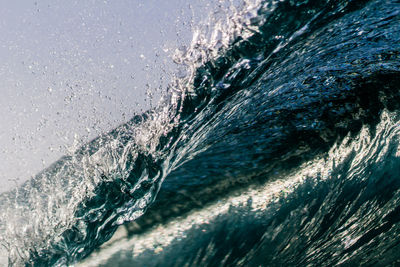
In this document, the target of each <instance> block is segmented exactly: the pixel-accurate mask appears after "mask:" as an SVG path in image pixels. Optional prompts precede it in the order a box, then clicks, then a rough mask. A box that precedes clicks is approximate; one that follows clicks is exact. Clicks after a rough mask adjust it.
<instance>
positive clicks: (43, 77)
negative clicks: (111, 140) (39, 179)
mask: <svg viewBox="0 0 400 267" xmlns="http://www.w3.org/2000/svg"><path fill="white" fill-rule="evenodd" d="M205 2H207V1H202V0H196V3H195V4H196V5H197V6H195V7H194V8H193V9H189V8H188V6H189V4H188V1H185V0H173V1H171V0H169V1H161V0H158V1H156V0H146V1H145V0H133V1H132V0H131V1H128V0H114V1H111V0H110V1H96V0H91V1H65V0H63V1H60V0H56V1H54V0H52V1H50V0H36V1H34V0H32V1H27V0H17V1H5V0H0V59H1V60H0V192H1V191H4V190H8V189H9V188H10V187H11V186H14V184H15V182H13V180H15V179H17V180H19V183H20V182H22V181H25V180H26V179H28V178H29V177H31V176H32V175H34V174H36V173H37V172H39V171H40V170H42V169H43V168H45V167H46V166H48V165H50V164H51V163H52V162H53V161H55V160H57V159H58V158H59V157H60V156H61V155H63V154H65V153H66V148H65V146H67V147H71V146H72V145H73V143H74V140H75V138H77V139H78V140H83V141H87V140H89V139H91V138H93V137H95V136H97V135H98V134H99V133H101V132H104V131H107V130H109V129H111V128H113V127H115V126H117V125H119V124H120V123H122V122H124V121H126V120H128V119H129V118H130V117H131V116H132V115H133V114H134V113H135V112H140V110H141V109H143V110H145V109H148V108H149V107H150V105H149V101H148V100H147V101H144V100H145V99H146V88H150V90H151V91H154V89H155V88H158V87H159V86H160V85H161V88H164V89H165V85H166V84H167V83H168V82H169V79H170V77H169V76H168V75H167V74H164V73H163V72H165V71H166V72H169V71H171V70H172V69H173V64H172V61H171V59H170V58H168V56H170V55H171V50H173V49H175V48H177V47H179V46H181V45H184V44H188V43H189V42H190V40H191V31H190V26H189V24H188V22H189V20H190V18H191V16H192V12H197V13H198V14H201V9H202V6H205V4H204V3H205ZM191 4H192V5H193V4H194V3H193V2H192V3H191ZM193 10H194V11H193ZM195 16H196V15H195Z"/></svg>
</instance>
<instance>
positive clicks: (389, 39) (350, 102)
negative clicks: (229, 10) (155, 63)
mask: <svg viewBox="0 0 400 267" xmlns="http://www.w3.org/2000/svg"><path fill="white" fill-rule="evenodd" d="M244 32H246V34H243V35H238V36H237V37H236V38H234V39H233V40H232V42H231V43H230V45H229V47H227V48H226V49H221V50H220V51H219V54H218V55H217V56H215V57H213V58H209V59H208V60H207V61H205V62H202V63H201V64H200V65H196V69H195V71H194V72H193V74H194V76H193V79H188V80H187V81H188V84H186V86H187V88H186V90H184V91H183V92H181V93H179V94H175V95H173V97H171V98H166V100H164V101H162V102H161V103H160V104H159V106H158V107H157V108H155V109H154V110H151V111H148V112H146V113H144V114H142V115H138V116H136V117H134V118H133V119H132V120H131V121H129V122H127V123H126V124H124V125H121V126H120V127H118V128H116V129H115V130H113V131H111V132H110V133H108V134H105V135H103V136H100V137H99V138H97V139H95V140H93V141H92V142H90V143H88V144H87V145H84V146H83V147H82V148H81V149H79V150H78V151H77V152H76V153H75V154H73V155H69V156H66V157H64V158H62V159H61V160H60V161H58V162H56V163H55V164H54V165H52V166H51V167H49V168H48V169H46V170H44V171H43V172H41V173H40V174H39V175H38V176H36V177H35V178H34V179H32V180H31V181H28V182H27V183H25V184H24V185H23V186H21V187H20V188H18V189H15V190H13V191H11V192H8V193H5V194H2V195H1V196H0V208H1V213H2V216H1V218H0V223H1V224H0V225H1V228H0V231H1V237H0V244H2V245H3V247H4V248H5V251H7V254H8V264H9V265H16V266H19V265H24V264H25V265H27V266H31V265H32V266H48V265H66V264H72V263H74V262H77V261H79V260H81V259H83V258H85V257H86V256H88V255H89V254H90V253H91V252H92V251H93V250H94V249H96V248H97V247H98V246H99V245H101V244H102V243H104V242H105V241H107V240H108V239H109V238H110V237H111V236H112V235H113V233H114V232H115V230H116V229H117V227H118V226H119V225H121V224H123V223H129V222H130V221H134V220H135V224H134V227H133V226H132V225H133V224H128V226H127V229H128V230H129V234H130V235H131V237H130V238H132V239H133V240H134V239H135V238H137V239H138V240H139V239H140V238H141V236H144V235H146V233H147V232H150V231H153V232H154V230H152V229H153V228H152V227H153V226H155V225H158V224H164V225H167V226H166V228H168V224H169V223H171V222H177V223H178V225H179V222H182V224H181V225H183V222H185V223H186V224H187V222H186V221H185V219H184V218H185V216H186V215H188V214H195V213H196V212H197V213H201V212H202V211H206V212H210V211H211V210H212V211H213V214H212V215H211V213H210V215H209V218H208V219H207V222H205V221H203V222H199V221H195V220H193V221H192V222H191V223H189V226H187V227H186V228H185V230H184V231H183V232H181V234H180V235H177V236H175V237H174V238H173V239H172V241H170V242H169V243H168V244H166V245H164V246H163V247H162V250H161V251H160V250H156V249H155V248H156V247H157V246H156V245H154V246H153V247H152V246H150V247H148V248H146V249H145V250H143V251H141V252H137V253H133V254H129V255H127V254H126V253H125V254H124V255H122V254H121V253H120V254H118V253H116V254H114V255H113V256H112V257H110V259H109V261H108V262H105V263H104V265H108V266H116V265H119V266H181V265H184V266H185V264H186V266H281V265H290V266H308V265H309V266H331V265H344V266H353V265H360V264H363V265H366V266H388V265H389V266H390V265H393V266H395V265H396V264H400V256H399V255H400V254H399V253H398V251H399V249H400V244H399V241H398V238H397V237H398V236H399V234H400V223H399V221H400V177H399V173H400V147H399V131H400V126H399V122H398V109H399V106H400V104H399V103H400V101H399V100H400V2H399V1H395V0H392V1H385V0H382V1H355V0H353V1H328V0H325V1H323V0H320V1H312V0H309V1H307V0H305V1H289V0H288V1H281V2H279V3H275V2H272V1H263V2H261V3H260V4H259V6H257V14H256V16H254V17H252V18H251V24H249V25H245V26H244V30H243V33H244ZM249 32H250V33H251V34H249ZM171 87H173V85H171ZM172 89H173V88H172ZM295 177H297V178H296V179H295ZM298 177H300V178H298ZM290 181H295V182H293V183H291V182H290ZM276 184H281V187H279V188H280V189H279V190H278V193H274V194H273V196H270V197H266V196H267V195H268V194H269V192H272V190H276ZM273 185H275V186H273ZM288 186H289V187H288ZM257 189H259V190H258V191H257ZM252 190H255V191H257V192H258V195H257V197H258V198H259V197H260V195H261V197H265V199H262V203H261V204H260V201H258V202H257V203H258V204H257V205H258V206H257V208H255V207H254V205H255V204H254V202H256V200H255V199H253V196H252V195H251V192H253V191H252ZM255 191H254V192H255ZM260 192H261V193H260ZM240 195H243V196H245V197H244V199H245V200H244V201H243V200H241V201H242V202H240V201H239V202H240V203H239V204H238V203H237V201H236V202H235V201H234V199H235V197H236V198H237V197H238V196H240ZM254 198H255V195H254ZM230 201H232V203H230ZM220 202H224V204H228V206H230V208H229V209H227V210H226V209H225V210H224V209H222V208H218V205H219V204H218V203H220ZM215 205H216V206H215ZM213 207H214V208H213ZM206 214H207V213H206ZM202 216H204V214H203V215H202ZM162 235H163V232H161V231H160V232H159V236H160V240H161V239H162ZM160 243H161V241H160Z"/></svg>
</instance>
